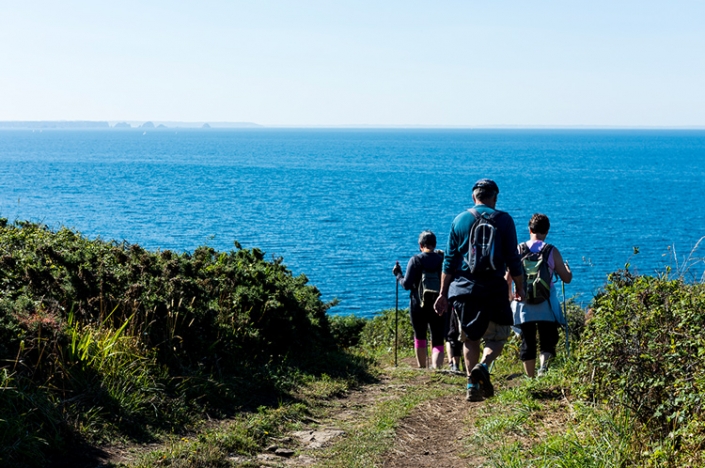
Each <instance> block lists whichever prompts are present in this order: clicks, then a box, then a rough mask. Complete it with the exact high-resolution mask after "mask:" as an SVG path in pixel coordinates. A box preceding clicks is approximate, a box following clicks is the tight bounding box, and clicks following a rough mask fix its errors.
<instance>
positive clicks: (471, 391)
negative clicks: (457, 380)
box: [465, 383, 484, 401]
mask: <svg viewBox="0 0 705 468" xmlns="http://www.w3.org/2000/svg"><path fill="white" fill-rule="evenodd" d="M465 400H467V401H482V400H484V398H482V393H481V392H480V388H479V387H478V386H477V384H471V383H468V393H467V395H466V397H465Z"/></svg>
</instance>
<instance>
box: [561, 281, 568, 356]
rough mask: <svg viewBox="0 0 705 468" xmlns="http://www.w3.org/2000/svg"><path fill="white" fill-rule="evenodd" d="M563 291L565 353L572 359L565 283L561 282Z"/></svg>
mask: <svg viewBox="0 0 705 468" xmlns="http://www.w3.org/2000/svg"><path fill="white" fill-rule="evenodd" d="M561 289H562V290H563V319H564V320H565V352H566V354H567V355H568V357H570V339H569V338H568V336H569V334H570V329H569V328H568V308H567V307H566V305H565V281H561Z"/></svg>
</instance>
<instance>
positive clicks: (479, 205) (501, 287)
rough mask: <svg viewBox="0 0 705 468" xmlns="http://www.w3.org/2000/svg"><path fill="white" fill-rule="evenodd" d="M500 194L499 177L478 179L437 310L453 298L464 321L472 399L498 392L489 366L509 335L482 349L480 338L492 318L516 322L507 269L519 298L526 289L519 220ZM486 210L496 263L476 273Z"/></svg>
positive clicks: (447, 262)
mask: <svg viewBox="0 0 705 468" xmlns="http://www.w3.org/2000/svg"><path fill="white" fill-rule="evenodd" d="M498 194H499V187H498V186H497V184H496V183H495V182H494V181H493V180H490V179H480V180H478V181H477V182H476V183H475V184H474V185H473V188H472V198H473V202H474V203H475V206H474V207H473V208H472V209H470V210H467V211H464V212H463V213H460V214H459V215H458V216H456V218H455V219H454V220H453V223H452V225H451V228H450V233H449V235H448V246H447V248H446V252H445V259H444V261H443V274H442V276H441V292H440V294H439V296H438V299H437V300H436V304H435V309H436V312H437V313H438V314H440V315H442V314H443V313H444V312H445V310H446V309H447V307H448V304H449V302H450V304H451V305H452V308H453V312H454V313H455V314H456V316H457V318H458V320H459V322H460V329H461V337H462V341H463V356H464V359H465V369H466V371H467V374H468V383H467V397H466V399H467V400H468V401H480V400H482V399H483V397H484V398H487V397H491V396H492V395H494V387H493V385H492V383H491V381H490V373H489V368H488V366H489V365H490V364H491V362H492V361H493V360H494V359H495V358H496V357H497V356H498V355H499V353H500V352H501V349H502V346H503V345H504V341H502V340H501V339H499V338H502V337H498V339H497V340H496V341H494V340H493V341H489V340H486V341H485V349H484V353H483V354H482V355H481V351H482V350H481V347H480V344H481V343H480V341H481V339H482V337H483V336H484V335H485V332H486V331H487V330H488V328H489V327H490V324H491V323H492V324H494V325H497V326H500V327H503V329H504V330H510V329H511V325H512V324H513V322H512V310H511V307H510V303H509V295H508V294H507V283H506V280H505V273H506V271H507V270H509V275H510V276H511V278H512V280H513V281H514V284H515V293H514V294H515V298H516V299H518V300H520V299H521V298H522V297H523V295H524V282H523V275H522V265H521V260H520V258H519V254H518V252H517V247H516V246H517V234H516V228H515V225H514V220H513V219H512V217H511V216H510V215H509V214H508V213H505V212H503V211H499V210H497V209H496V204H497V195H498ZM483 216H484V217H486V218H490V220H491V224H492V225H493V226H494V230H495V231H496V232H495V233H494V235H493V236H492V242H491V246H490V247H491V248H490V249H488V250H489V251H490V252H491V266H492V268H491V269H490V270H485V271H482V272H475V273H473V272H472V268H471V263H472V260H473V256H474V255H475V253H474V250H473V249H471V246H472V244H473V242H472V241H471V233H472V232H473V226H474V225H475V224H476V223H477V222H479V217H483ZM509 333H511V332H509ZM507 336H508V335H507ZM505 339H506V337H505ZM480 359H482V360H481V361H480Z"/></svg>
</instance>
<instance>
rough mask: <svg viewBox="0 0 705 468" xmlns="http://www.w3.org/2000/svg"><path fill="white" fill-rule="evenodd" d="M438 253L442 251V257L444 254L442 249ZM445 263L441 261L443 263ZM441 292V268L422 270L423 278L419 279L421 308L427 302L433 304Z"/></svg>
mask: <svg viewBox="0 0 705 468" xmlns="http://www.w3.org/2000/svg"><path fill="white" fill-rule="evenodd" d="M436 253H440V255H441V258H442V257H443V254H442V252H441V251H439V250H437V251H436ZM442 264H443V263H442V262H441V265H442ZM440 293H441V270H440V268H439V269H438V270H426V269H425V268H424V269H422V270H421V280H420V281H419V302H420V303H421V308H425V307H426V305H427V304H431V305H433V303H434V302H436V299H437V298H438V295H439V294H440Z"/></svg>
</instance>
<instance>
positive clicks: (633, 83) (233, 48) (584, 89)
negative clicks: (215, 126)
mask: <svg viewBox="0 0 705 468" xmlns="http://www.w3.org/2000/svg"><path fill="white" fill-rule="evenodd" d="M174 3H176V2H166V1H152V2H136V1H130V0H121V1H112V2H88V1H84V2H77V1H62V2H49V1H34V2H14V1H5V0H0V63H1V64H2V73H0V120H109V121H117V120H131V121H141V120H152V121H212V122H213V121H230V122H239V121H248V122H256V123H260V124H264V125H285V126H309V125H332V126H335V125H357V124H362V125H430V126H476V125H530V126H533V125H549V126H553V125H557V126H566V125H567V126H575V125H598V126H705V27H703V25H704V24H705V2H702V1H678V0H675V1H670V2H654V1H631V0H625V1H620V2H614V1H609V2H608V1H602V0H597V1H594V0H593V1H590V2H566V1H539V2H527V1H518V0H516V1H515V0H507V1H489V0H465V1H453V0H448V1H442V2H428V1H424V2H421V1H413V0H412V1H404V2H401V1H381V2H380V1H374V2H373V1H365V0H358V1H355V2H331V1H308V0H299V1H296V2H294V1H288V2H284V1H267V0H264V1H259V2H240V1H215V0H213V1H201V2H180V4H178V5H174Z"/></svg>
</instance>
